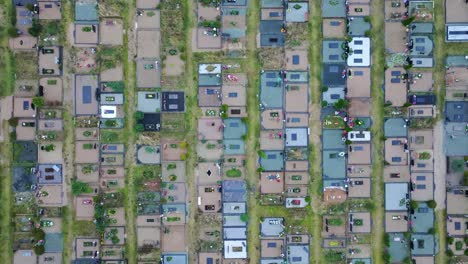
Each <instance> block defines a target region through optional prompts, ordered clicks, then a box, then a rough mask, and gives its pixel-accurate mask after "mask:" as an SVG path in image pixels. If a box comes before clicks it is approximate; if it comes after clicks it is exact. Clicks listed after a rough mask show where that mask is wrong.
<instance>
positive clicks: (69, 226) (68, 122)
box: [62, 6, 75, 263]
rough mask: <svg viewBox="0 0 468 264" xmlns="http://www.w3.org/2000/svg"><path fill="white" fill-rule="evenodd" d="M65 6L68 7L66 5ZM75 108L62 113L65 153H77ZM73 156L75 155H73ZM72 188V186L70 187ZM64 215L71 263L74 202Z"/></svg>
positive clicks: (66, 260)
mask: <svg viewBox="0 0 468 264" xmlns="http://www.w3.org/2000/svg"><path fill="white" fill-rule="evenodd" d="M64 8H66V7H65V6H64ZM71 113H73V110H72V108H71V106H68V107H67V108H66V109H64V111H63V113H62V118H63V124H64V130H65V131H64V132H65V139H64V141H63V142H64V144H63V153H67V154H65V155H70V153H75V144H74V143H75V142H74V140H75V130H74V126H73V120H72V118H73V117H72V114H71ZM72 157H73V156H72ZM72 157H70V156H68V157H67V158H66V159H65V160H66V164H65V167H69V166H73V164H72V162H73V158H72ZM71 178H72V177H66V178H64V183H66V184H69V185H70V186H71ZM70 189H71V188H70ZM67 197H68V200H69V201H73V200H72V199H73V198H72V194H71V192H67ZM63 209H64V210H63V217H62V222H63V226H62V231H63V246H64V247H63V248H64V250H63V255H62V258H63V262H64V263H69V262H70V261H71V257H72V255H73V249H72V247H71V246H70V245H72V243H73V239H74V232H73V226H74V214H75V211H74V206H73V203H72V202H71V203H69V204H68V205H67V206H66V207H64V208H63Z"/></svg>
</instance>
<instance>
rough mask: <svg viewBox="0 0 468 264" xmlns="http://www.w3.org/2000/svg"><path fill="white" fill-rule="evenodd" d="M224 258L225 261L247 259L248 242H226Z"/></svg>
mask: <svg viewBox="0 0 468 264" xmlns="http://www.w3.org/2000/svg"><path fill="white" fill-rule="evenodd" d="M224 258H225V259H246V258H247V241H246V240H224Z"/></svg>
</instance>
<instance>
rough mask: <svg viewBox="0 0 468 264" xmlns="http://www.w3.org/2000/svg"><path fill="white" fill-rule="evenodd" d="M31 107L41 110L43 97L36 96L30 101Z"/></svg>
mask: <svg viewBox="0 0 468 264" xmlns="http://www.w3.org/2000/svg"><path fill="white" fill-rule="evenodd" d="M32 103H33V105H35V106H36V108H41V107H43V106H44V104H45V100H44V98H43V97H39V96H36V97H34V98H33V99H32Z"/></svg>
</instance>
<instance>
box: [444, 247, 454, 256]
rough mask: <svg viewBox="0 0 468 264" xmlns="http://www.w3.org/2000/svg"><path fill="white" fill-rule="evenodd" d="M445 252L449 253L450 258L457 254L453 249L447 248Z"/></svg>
mask: <svg viewBox="0 0 468 264" xmlns="http://www.w3.org/2000/svg"><path fill="white" fill-rule="evenodd" d="M445 253H446V254H447V257H449V258H452V257H453V256H455V254H454V253H453V251H452V250H451V249H447V251H445Z"/></svg>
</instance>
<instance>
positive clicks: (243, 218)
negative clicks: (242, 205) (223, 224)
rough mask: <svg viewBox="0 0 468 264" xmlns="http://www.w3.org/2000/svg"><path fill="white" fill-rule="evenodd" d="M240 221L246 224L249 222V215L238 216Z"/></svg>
mask: <svg viewBox="0 0 468 264" xmlns="http://www.w3.org/2000/svg"><path fill="white" fill-rule="evenodd" d="M240 220H241V221H242V222H244V223H247V221H249V215H248V214H245V213H244V214H241V215H240Z"/></svg>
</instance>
